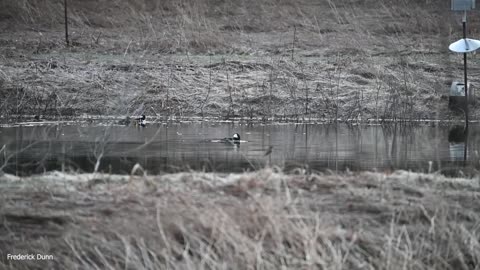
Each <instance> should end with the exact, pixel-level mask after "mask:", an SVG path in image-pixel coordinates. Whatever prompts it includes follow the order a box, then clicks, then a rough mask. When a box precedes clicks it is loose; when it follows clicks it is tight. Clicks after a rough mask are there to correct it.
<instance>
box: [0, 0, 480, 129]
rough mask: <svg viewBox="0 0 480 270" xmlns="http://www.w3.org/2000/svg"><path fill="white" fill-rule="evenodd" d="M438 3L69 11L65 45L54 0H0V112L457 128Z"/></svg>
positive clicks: (307, 1)
mask: <svg viewBox="0 0 480 270" xmlns="http://www.w3.org/2000/svg"><path fill="white" fill-rule="evenodd" d="M447 2H448V1H413V0H406V1H393V0H382V1H374V0H358V1H351V0H340V1H329V0H324V1H312V0H299V1H293V2H292V1H283V0H280V1H276V0H262V1H251V0H243V1H228V0H225V1H219V0H200V1H148V0H142V1H140V0H131V1H114V2H112V1H105V0H102V1H73V0H70V1H69V14H70V43H71V46H69V47H67V46H66V45H65V41H64V32H63V30H64V27H63V10H62V9H63V1H60V0H56V1H44V0H39V1H27V0H21V1H3V2H2V3H0V29H1V31H0V44H1V45H2V46H0V59H1V61H0V100H1V102H0V113H1V115H3V116H10V115H39V116H43V117H52V116H56V117H62V116H78V115H83V114H100V115H107V114H108V115H112V114H113V115H130V114H134V113H139V112H144V113H146V114H147V115H149V116H151V117H152V116H153V117H159V116H161V117H164V116H213V117H220V118H231V117H243V118H249V117H260V118H265V119H267V118H276V119H278V118H279V117H284V116H286V117H290V118H304V117H310V116H311V117H318V118H343V119H349V118H352V119H360V118H361V119H366V118H387V119H398V118H401V119H418V118H430V119H455V118H461V113H454V112H451V111H450V110H449V109H448V106H447V104H448V88H449V86H450V83H451V81H452V80H460V81H461V79H462V67H463V66H462V64H461V56H458V55H455V54H452V53H451V52H449V51H448V49H447V47H448V45H449V44H450V43H451V42H453V41H455V40H457V39H458V38H460V36H461V24H459V22H460V21H459V17H458V16H457V15H458V14H457V15H455V14H454V13H453V12H451V11H450V10H449V6H448V4H449V3H447ZM476 15H478V11H474V12H472V13H471V15H470V16H469V33H468V34H469V36H471V37H475V35H476V34H477V31H478V30H477V29H478V24H479V21H478V19H477V18H478V16H476ZM470 57H472V58H473V59H472V61H470V63H471V66H470V68H471V74H472V75H473V74H476V73H478V71H480V70H479V66H478V64H477V62H478V61H475V58H476V56H475V55H471V56H470ZM471 79H472V82H473V83H478V79H477V78H476V76H471ZM477 106H478V105H475V107H474V108H473V109H472V110H471V113H472V114H473V115H474V118H476V117H477V110H476V108H477ZM7 118H8V117H7ZM13 120H16V119H13Z"/></svg>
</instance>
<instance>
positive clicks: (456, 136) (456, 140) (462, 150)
mask: <svg viewBox="0 0 480 270" xmlns="http://www.w3.org/2000/svg"><path fill="white" fill-rule="evenodd" d="M467 135H468V132H467V131H466V130H465V129H464V127H463V126H454V127H452V128H451V129H450V131H449V133H448V142H449V149H450V160H451V161H464V162H466V161H467V158H468V157H467V153H468V149H467V148H468V147H467V138H468V136H467Z"/></svg>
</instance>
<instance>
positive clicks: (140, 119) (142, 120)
mask: <svg viewBox="0 0 480 270" xmlns="http://www.w3.org/2000/svg"><path fill="white" fill-rule="evenodd" d="M146 118H147V117H145V114H142V116H141V117H138V118H135V120H136V121H137V122H136V124H137V125H140V126H141V127H145V126H146V124H147V121H146V120H145V119H146Z"/></svg>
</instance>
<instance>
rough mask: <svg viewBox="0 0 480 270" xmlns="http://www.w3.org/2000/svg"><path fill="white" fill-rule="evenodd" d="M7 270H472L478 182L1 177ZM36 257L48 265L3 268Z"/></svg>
mask: <svg viewBox="0 0 480 270" xmlns="http://www.w3.org/2000/svg"><path fill="white" fill-rule="evenodd" d="M0 185H1V187H2V194H3V195H2V197H0V202H1V204H0V205H1V207H0V219H1V222H0V224H1V225H0V232H1V234H0V235H2V236H1V237H0V246H1V247H2V248H1V249H0V265H1V267H2V268H3V269H47V268H48V269H477V268H478V267H479V265H480V261H479V260H480V253H479V250H480V249H479V248H480V246H479V236H478V228H479V224H480V216H479V215H478V211H479V209H478V204H477V203H476V201H477V199H478V196H479V191H480V187H479V182H478V179H448V178H445V177H443V176H439V175H425V174H416V173H408V172H402V171H399V172H395V173H393V174H389V175H388V174H382V173H360V174H346V175H303V174H295V175H285V174H281V173H276V172H275V171H274V170H271V169H265V170H262V171H258V172H254V173H245V174H230V175H219V174H213V173H207V174H206V173H196V172H190V173H180V174H173V175H164V176H145V177H142V176H117V175H102V174H83V175H65V174H60V173H50V174H47V175H43V176H32V177H28V178H20V179H19V178H16V177H13V176H9V175H4V176H2V177H1V178H0ZM7 253H11V254H16V253H33V254H36V253H41V254H52V255H54V256H55V260H53V261H48V262H47V261H22V262H14V261H7V260H6V254H7Z"/></svg>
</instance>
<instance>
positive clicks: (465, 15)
mask: <svg viewBox="0 0 480 270" xmlns="http://www.w3.org/2000/svg"><path fill="white" fill-rule="evenodd" d="M462 25H463V38H464V39H465V41H466V38H467V11H465V14H464V15H463V21H462ZM463 71H464V77H463V79H464V83H465V86H464V89H465V131H467V130H468V85H467V53H464V54H463Z"/></svg>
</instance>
